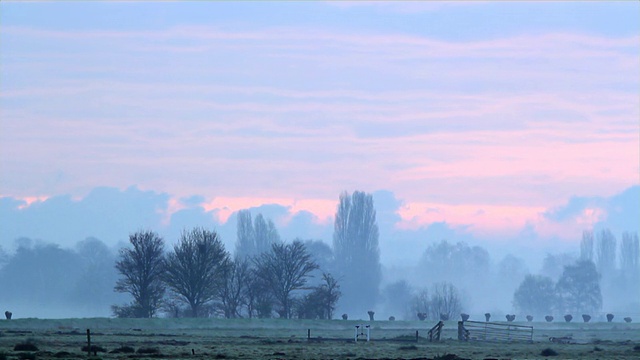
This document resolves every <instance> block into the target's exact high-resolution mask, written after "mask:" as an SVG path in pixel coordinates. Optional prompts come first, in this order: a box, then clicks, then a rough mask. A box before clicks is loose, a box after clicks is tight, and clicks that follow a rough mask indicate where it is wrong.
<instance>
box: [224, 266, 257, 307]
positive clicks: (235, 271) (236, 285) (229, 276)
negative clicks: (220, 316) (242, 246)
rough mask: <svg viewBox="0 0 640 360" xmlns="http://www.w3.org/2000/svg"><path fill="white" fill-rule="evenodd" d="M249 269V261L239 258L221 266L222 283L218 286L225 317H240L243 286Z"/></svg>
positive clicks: (245, 284)
mask: <svg viewBox="0 0 640 360" xmlns="http://www.w3.org/2000/svg"><path fill="white" fill-rule="evenodd" d="M250 271H251V269H250V268H249V263H248V262H247V261H246V260H240V259H239V258H236V259H235V260H234V261H230V263H229V264H228V265H227V266H224V267H223V271H222V277H223V283H222V285H221V286H220V291H219V295H220V307H221V309H222V312H223V313H224V317H225V318H227V319H229V318H237V317H241V315H240V307H241V306H242V303H243V302H244V295H245V293H246V291H245V287H246V286H247V283H248V278H249V276H251V273H250Z"/></svg>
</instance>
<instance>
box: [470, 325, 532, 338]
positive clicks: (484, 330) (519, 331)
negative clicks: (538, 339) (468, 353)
mask: <svg viewBox="0 0 640 360" xmlns="http://www.w3.org/2000/svg"><path fill="white" fill-rule="evenodd" d="M458 340H461V341H528V342H532V341H533V326H524V325H513V324H509V323H496V322H480V321H458Z"/></svg>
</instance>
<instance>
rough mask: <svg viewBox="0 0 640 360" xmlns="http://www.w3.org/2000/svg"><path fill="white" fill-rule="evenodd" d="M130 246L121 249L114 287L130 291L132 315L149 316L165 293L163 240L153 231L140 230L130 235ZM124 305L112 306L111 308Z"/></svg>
mask: <svg viewBox="0 0 640 360" xmlns="http://www.w3.org/2000/svg"><path fill="white" fill-rule="evenodd" d="M129 243H130V244H131V247H130V248H123V249H121V250H120V258H119V259H118V260H117V261H116V269H117V270H118V272H119V273H120V276H121V278H120V279H118V281H117V282H116V286H115V288H114V290H115V291H117V292H121V293H129V294H131V296H133V303H132V305H131V306H129V311H124V313H129V314H131V315H132V316H135V317H145V318H149V317H152V316H154V315H155V314H156V311H157V310H158V309H159V307H160V306H161V302H162V297H163V295H164V290H165V288H164V284H163V283H162V274H163V271H164V267H163V251H164V240H163V239H162V238H161V237H160V236H158V234H156V233H154V232H152V231H139V232H136V233H134V234H131V235H129ZM118 309H120V310H123V307H118V306H115V307H114V311H116V312H117V310H118Z"/></svg>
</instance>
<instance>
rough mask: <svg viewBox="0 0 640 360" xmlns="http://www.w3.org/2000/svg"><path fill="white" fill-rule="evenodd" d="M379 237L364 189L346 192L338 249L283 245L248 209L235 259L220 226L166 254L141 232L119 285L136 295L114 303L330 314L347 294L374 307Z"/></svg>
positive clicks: (125, 310) (211, 311)
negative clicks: (216, 229) (224, 242)
mask: <svg viewBox="0 0 640 360" xmlns="http://www.w3.org/2000/svg"><path fill="white" fill-rule="evenodd" d="M378 236H379V234H378V226H377V222H376V211H375V208H374V206H373V198H372V196H371V195H370V194H366V193H364V192H358V191H356V192H354V193H353V194H348V193H346V192H345V193H343V194H341V196H340V204H339V206H338V209H337V212H336V218H335V231H334V242H333V245H334V247H333V249H330V248H328V247H327V246H326V245H324V244H323V243H322V242H321V241H306V242H303V241H302V240H300V239H295V240H293V241H292V242H291V243H286V242H283V241H282V240H281V239H280V236H279V235H278V231H277V229H276V227H275V225H274V223H273V222H272V221H271V220H270V219H265V218H264V217H263V216H262V214H258V215H257V216H256V218H255V219H252V217H251V213H250V212H249V211H248V210H241V211H239V212H238V223H237V239H236V248H235V256H234V257H233V258H232V256H231V254H230V253H229V252H228V251H227V250H226V249H225V248H224V245H223V243H222V242H221V241H220V239H219V237H218V235H217V233H216V232H215V231H210V230H206V229H202V228H194V229H192V230H189V231H184V232H183V233H182V235H181V237H180V239H179V241H178V242H177V244H176V245H174V246H173V249H170V250H169V251H167V252H166V253H165V244H164V240H163V239H162V238H161V237H160V236H159V235H158V234H156V233H154V232H152V231H140V232H136V233H134V234H131V235H130V237H129V243H130V246H129V247H125V248H123V249H121V250H120V254H119V258H118V260H117V261H116V268H117V270H118V272H119V273H120V275H121V277H120V278H119V279H118V281H117V283H116V286H115V288H114V289H115V290H116V291H118V292H122V293H128V294H130V295H131V297H132V298H133V300H132V302H131V303H129V304H124V305H114V306H113V307H112V309H113V313H114V314H115V315H116V316H119V317H152V316H155V315H156V314H158V313H159V312H160V311H163V312H165V313H167V314H169V315H170V316H193V317H201V316H212V315H221V316H224V317H227V318H234V317H249V318H251V317H263V318H264V317H272V316H278V317H280V318H292V317H297V318H312V319H331V318H333V316H334V314H333V313H334V311H335V308H336V304H337V302H338V300H339V299H340V297H341V296H344V297H345V299H346V301H347V303H348V302H353V303H356V304H357V306H359V307H363V306H364V307H367V308H373V307H374V305H375V302H376V301H377V295H378V287H379V284H380V280H381V269H380V255H379V248H378ZM308 248H311V249H312V250H313V252H309V249H308ZM322 254H325V255H326V256H325V257H322V256H321V255H322ZM319 263H322V264H319ZM321 265H322V268H321ZM354 270H356V271H354ZM332 271H333V272H335V273H337V274H338V276H334V275H333V274H332ZM313 277H316V278H317V279H318V281H315V283H314V284H311V283H310V279H311V278H313ZM338 279H339V280H338ZM342 284H344V285H342ZM341 287H343V288H344V289H346V290H345V291H344V292H343V291H342V290H341ZM346 308H348V306H347V307H346Z"/></svg>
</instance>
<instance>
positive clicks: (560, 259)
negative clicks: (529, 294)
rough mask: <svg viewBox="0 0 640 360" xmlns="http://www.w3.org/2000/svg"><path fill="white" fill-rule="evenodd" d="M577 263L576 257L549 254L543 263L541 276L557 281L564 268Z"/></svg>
mask: <svg viewBox="0 0 640 360" xmlns="http://www.w3.org/2000/svg"><path fill="white" fill-rule="evenodd" d="M575 262H576V257H575V256H573V255H572V254H569V253H560V254H550V253H547V255H546V256H545V258H544V260H543V261H542V270H541V275H544V276H548V277H550V278H551V279H552V280H553V281H557V280H558V278H560V276H561V275H562V272H563V271H564V267H565V266H567V265H572V264H573V263H575Z"/></svg>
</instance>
